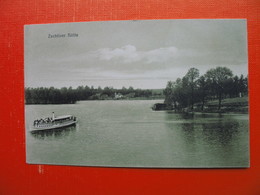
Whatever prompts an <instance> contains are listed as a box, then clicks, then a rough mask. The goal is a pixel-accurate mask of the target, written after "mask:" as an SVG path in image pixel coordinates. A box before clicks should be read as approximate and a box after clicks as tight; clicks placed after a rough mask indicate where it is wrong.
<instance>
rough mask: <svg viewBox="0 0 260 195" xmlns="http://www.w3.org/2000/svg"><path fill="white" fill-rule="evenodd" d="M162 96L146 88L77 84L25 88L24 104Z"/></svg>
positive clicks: (68, 102)
mask: <svg viewBox="0 0 260 195" xmlns="http://www.w3.org/2000/svg"><path fill="white" fill-rule="evenodd" d="M155 96H162V94H155V93H153V91H152V90H148V89H134V88H133V87H129V88H128V89H127V88H125V87H123V88H122V89H114V88H112V87H105V88H104V89H102V88H101V87H98V88H94V87H88V86H85V87H84V86H79V87H77V88H76V89H73V88H72V87H69V88H66V87H63V88H61V89H57V88H54V87H50V88H43V87H40V88H25V102H26V104H74V103H75V102H76V101H80V100H110V99H130V98H136V99H138V98H141V99H142V98H151V97H155Z"/></svg>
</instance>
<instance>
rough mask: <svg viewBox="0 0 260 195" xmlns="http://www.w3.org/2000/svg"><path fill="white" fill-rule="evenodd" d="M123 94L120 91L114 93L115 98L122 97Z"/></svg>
mask: <svg viewBox="0 0 260 195" xmlns="http://www.w3.org/2000/svg"><path fill="white" fill-rule="evenodd" d="M123 97H124V96H123V95H122V94H121V93H115V99H116V100H118V99H122V98H123Z"/></svg>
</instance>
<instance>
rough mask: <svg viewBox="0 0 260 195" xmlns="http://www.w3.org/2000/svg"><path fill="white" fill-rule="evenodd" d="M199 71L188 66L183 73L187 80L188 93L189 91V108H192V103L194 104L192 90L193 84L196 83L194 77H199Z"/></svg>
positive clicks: (193, 88)
mask: <svg viewBox="0 0 260 195" xmlns="http://www.w3.org/2000/svg"><path fill="white" fill-rule="evenodd" d="M199 75H200V73H199V70H198V69H197V68H190V69H189V70H188V72H187V74H186V75H185V77H186V78H187V81H188V86H189V88H190V93H191V110H193V105H194V90H195V85H196V82H195V81H196V79H197V78H198V77H199Z"/></svg>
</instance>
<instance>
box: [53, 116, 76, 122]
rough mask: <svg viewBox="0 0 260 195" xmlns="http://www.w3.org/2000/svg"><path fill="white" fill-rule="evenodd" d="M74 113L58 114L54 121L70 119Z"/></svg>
mask: <svg viewBox="0 0 260 195" xmlns="http://www.w3.org/2000/svg"><path fill="white" fill-rule="evenodd" d="M72 117H73V116H72V115H64V116H58V117H55V118H54V121H58V120H63V119H69V118H72Z"/></svg>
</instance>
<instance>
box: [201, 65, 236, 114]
mask: <svg viewBox="0 0 260 195" xmlns="http://www.w3.org/2000/svg"><path fill="white" fill-rule="evenodd" d="M232 76H233V73H232V71H231V70H230V69H229V68H226V67H217V68H213V69H210V70H209V71H207V72H206V74H205V77H206V80H207V82H209V84H210V85H211V88H212V89H213V90H214V91H215V92H216V95H217V97H218V101H219V104H218V110H220V109H221V100H222V95H223V92H224V90H225V87H226V84H227V82H228V80H229V79H230V78H231V77H232Z"/></svg>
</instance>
